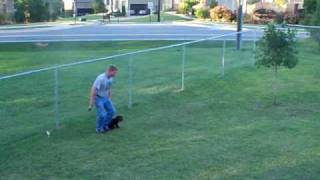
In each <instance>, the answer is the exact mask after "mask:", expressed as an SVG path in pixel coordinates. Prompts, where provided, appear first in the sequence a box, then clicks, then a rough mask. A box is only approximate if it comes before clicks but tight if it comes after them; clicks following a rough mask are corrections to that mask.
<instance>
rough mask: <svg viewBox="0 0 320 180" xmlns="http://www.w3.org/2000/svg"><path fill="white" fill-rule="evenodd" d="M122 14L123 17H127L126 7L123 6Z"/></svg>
mask: <svg viewBox="0 0 320 180" xmlns="http://www.w3.org/2000/svg"><path fill="white" fill-rule="evenodd" d="M121 13H122V16H126V15H127V12H126V7H125V6H122V7H121Z"/></svg>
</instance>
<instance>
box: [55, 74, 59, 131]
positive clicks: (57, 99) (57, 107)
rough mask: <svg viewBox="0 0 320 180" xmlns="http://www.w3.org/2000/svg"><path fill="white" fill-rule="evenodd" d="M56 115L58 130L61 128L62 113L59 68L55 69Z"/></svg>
mask: <svg viewBox="0 0 320 180" xmlns="http://www.w3.org/2000/svg"><path fill="white" fill-rule="evenodd" d="M54 113H55V122H56V128H59V127H60V112H59V78H58V68H55V69H54Z"/></svg>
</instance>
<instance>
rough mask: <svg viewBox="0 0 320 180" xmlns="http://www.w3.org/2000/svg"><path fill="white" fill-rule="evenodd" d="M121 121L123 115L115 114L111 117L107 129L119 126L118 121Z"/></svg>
mask: <svg viewBox="0 0 320 180" xmlns="http://www.w3.org/2000/svg"><path fill="white" fill-rule="evenodd" d="M121 121H123V116H116V117H114V118H112V120H111V122H110V123H109V125H108V127H109V129H114V128H120V126H119V122H121Z"/></svg>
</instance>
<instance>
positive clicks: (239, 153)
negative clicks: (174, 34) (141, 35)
mask: <svg viewBox="0 0 320 180" xmlns="http://www.w3.org/2000/svg"><path fill="white" fill-rule="evenodd" d="M173 43H177V42H170V41H157V42H111V43H110V42H109V43H105V42H99V43H98V42H95V43H93V42H92V43H52V44H49V46H48V48H44V49H39V48H37V47H35V46H34V45H33V44H30V43H21V44H1V45H0V53H1V56H0V74H1V75H4V74H10V73H15V72H21V71H24V70H30V69H35V68H39V67H47V66H51V65H54V64H62V63H67V62H74V61H79V60H84V59H90V58H94V57H102V56H106V55H111V54H117V53H122V52H130V51H135V50H138V49H143V48H149V47H156V46H163V45H167V44H173ZM221 45H222V43H221V42H205V43H199V44H195V45H192V46H188V47H187V49H186V50H187V55H186V57H187V58H186V81H185V83H186V84H185V86H186V89H185V90H184V91H182V92H181V91H179V88H180V85H181V82H180V81H181V79H180V76H181V48H180V47H179V48H174V49H168V50H162V51H159V52H152V53H146V54H141V55H137V56H133V64H132V65H133V69H134V71H133V90H134V91H133V103H134V104H133V108H132V109H128V108H127V102H128V98H127V83H128V71H127V70H128V60H129V58H128V57H124V58H117V59H114V60H112V61H105V62H98V63H94V64H88V65H81V66H76V67H72V68H66V69H62V70H59V93H60V103H59V107H60V114H61V127H60V129H58V130H55V129H54V111H53V72H52V71H50V72H42V73H38V74H33V75H30V76H26V77H19V78H15V79H11V80H4V81H1V82H0V83H1V84H0V86H1V88H0V94H1V96H0V118H1V119H0V122H1V124H0V179H6V180H8V179H268V180H269V179H290V180H291V179H317V178H318V177H319V175H320V171H319V169H320V164H319V161H320V143H319V140H318V137H319V136H320V131H319V130H318V129H319V128H320V121H319V120H320V111H319V109H320V86H319V79H320V71H319V68H320V62H319V55H320V51H319V49H318V47H316V43H314V42H312V41H311V40H306V41H303V42H300V43H299V44H298V46H299V47H298V49H299V51H300V53H299V57H300V62H299V64H298V66H297V67H296V68H295V69H293V70H285V69H283V70H281V72H280V74H279V80H278V84H279V88H278V95H279V100H280V102H281V103H280V105H278V106H272V105H271V104H272V95H273V93H272V87H271V82H272V80H273V77H272V73H271V71H270V70H267V69H263V68H262V69H255V68H253V67H252V48H251V47H252V44H251V43H245V44H244V48H243V50H242V51H235V50H234V49H235V44H234V43H233V42H228V43H227V47H228V48H227V50H226V57H225V61H226V62H225V67H226V72H225V76H224V77H221V76H220V74H221V52H222V50H221V48H220V47H221ZM111 63H112V64H115V65H117V66H118V67H119V69H120V71H119V74H118V77H117V78H116V79H115V83H114V88H113V101H114V103H115V105H116V107H117V111H118V112H119V113H120V114H122V115H124V117H125V121H124V122H123V123H122V124H121V129H119V130H114V131H112V132H109V133H106V134H102V135H97V134H95V132H94V130H95V115H94V113H93V112H87V111H86V108H87V98H88V93H89V88H90V85H91V83H92V81H93V80H94V79H95V77H96V75H97V74H99V73H101V72H102V71H103V70H104V68H105V67H106V66H107V65H109V64H111ZM46 130H52V135H51V136H50V137H49V138H48V137H47V135H46V134H45V131H46Z"/></svg>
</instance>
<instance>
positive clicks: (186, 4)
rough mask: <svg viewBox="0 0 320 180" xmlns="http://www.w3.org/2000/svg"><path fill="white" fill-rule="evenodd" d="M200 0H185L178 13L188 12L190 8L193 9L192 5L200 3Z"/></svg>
mask: <svg viewBox="0 0 320 180" xmlns="http://www.w3.org/2000/svg"><path fill="white" fill-rule="evenodd" d="M198 3H199V1H198V0H183V1H182V2H181V3H180V4H179V7H178V13H180V14H187V13H188V11H189V10H191V9H192V6H194V5H196V4H198Z"/></svg>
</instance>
